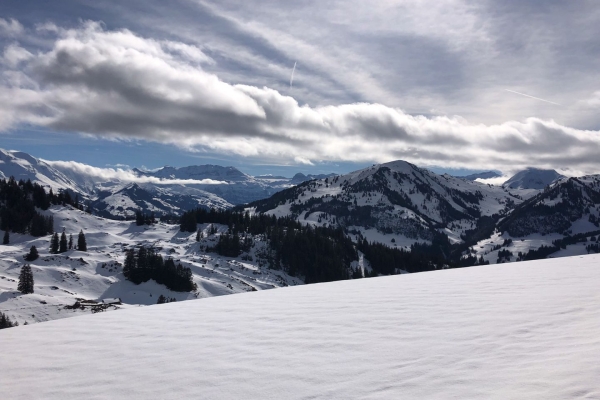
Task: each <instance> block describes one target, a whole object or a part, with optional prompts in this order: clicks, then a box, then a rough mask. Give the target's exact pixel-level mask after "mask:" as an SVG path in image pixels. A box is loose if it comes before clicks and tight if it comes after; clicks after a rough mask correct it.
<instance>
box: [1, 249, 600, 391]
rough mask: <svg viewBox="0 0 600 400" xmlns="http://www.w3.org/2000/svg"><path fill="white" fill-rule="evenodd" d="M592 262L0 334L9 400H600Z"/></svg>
mask: <svg viewBox="0 0 600 400" xmlns="http://www.w3.org/2000/svg"><path fill="white" fill-rule="evenodd" d="M599 280H600V256H598V255H590V256H582V257H572V258H562V259H552V260H542V261H532V262H521V263H513V264H504V265H498V266H482V267H474V268H465V269H457V270H446V271H436V272H426V273H419V274H408V275H399V276H391V277H381V278H371V279H362V280H355V281H341V282H333V283H326V284H315V285H306V286H297V287H289V288H283V289H278V290H271V291H265V292H253V293H245V294H239V295H235V296H224V297H215V298H208V299H202V300H198V301H187V302H183V303H170V304H164V305H155V306H152V307H143V308H136V309H129V310H120V311H117V312H112V313H103V314H98V315H93V316H82V317H78V318H70V319H64V320H58V321H51V322H47V323H43V324H36V325H31V326H20V327H17V328H11V329H5V330H3V331H0V353H1V354H2V358H0V370H1V371H2V374H0V387H1V388H2V392H3V397H4V398H11V399H30V398H40V399H81V398H85V399H115V398H127V399H148V398H161V399H181V398H203V399H241V398H246V399H314V398H325V399H351V398H361V399H400V398H402V399H423V398H436V399H536V398H537V399H572V398H586V399H600V381H599V380H598V377H599V376H600V362H598V360H600V297H599V295H598V282H599Z"/></svg>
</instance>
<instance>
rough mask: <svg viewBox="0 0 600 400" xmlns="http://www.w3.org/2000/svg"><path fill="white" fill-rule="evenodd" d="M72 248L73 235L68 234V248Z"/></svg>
mask: <svg viewBox="0 0 600 400" xmlns="http://www.w3.org/2000/svg"><path fill="white" fill-rule="evenodd" d="M72 249H73V235H71V234H69V250H72Z"/></svg>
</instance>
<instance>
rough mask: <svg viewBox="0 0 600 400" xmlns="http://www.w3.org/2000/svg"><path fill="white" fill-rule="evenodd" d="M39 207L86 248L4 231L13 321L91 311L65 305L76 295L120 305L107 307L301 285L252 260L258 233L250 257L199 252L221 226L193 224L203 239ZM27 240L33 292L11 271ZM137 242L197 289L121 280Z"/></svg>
mask: <svg viewBox="0 0 600 400" xmlns="http://www.w3.org/2000/svg"><path fill="white" fill-rule="evenodd" d="M45 213H47V214H51V215H53V216H54V223H55V230H56V231H57V232H59V233H60V232H62V230H63V228H64V229H65V231H66V232H67V235H68V234H69V233H71V234H72V235H73V240H74V242H75V244H76V243H77V234H78V233H79V230H80V229H83V231H84V233H85V236H86V241H87V245H88V249H87V251H86V252H81V251H77V250H69V251H67V252H65V253H61V254H50V253H49V245H50V244H49V240H50V236H46V237H41V238H34V237H31V236H29V235H19V234H11V245H9V246H0V311H1V312H3V313H5V314H7V315H8V317H9V318H10V319H11V320H12V321H13V322H19V324H24V323H25V322H27V323H28V324H31V323H35V322H41V321H49V320H53V319H59V318H65V317H71V316H75V315H78V314H89V313H91V312H92V308H91V307H86V308H84V309H81V308H75V309H69V308H65V307H67V306H72V305H73V304H74V303H75V302H76V301H80V302H81V301H82V300H89V301H101V300H102V299H106V298H120V299H121V300H122V302H123V304H120V305H116V306H111V307H109V308H108V309H107V311H110V310H114V309H118V308H130V307H137V306H139V305H151V304H156V302H157V299H158V297H159V296H160V295H161V294H162V295H164V296H166V297H169V298H175V299H177V301H182V300H190V299H197V298H203V297H211V296H220V295H226V294H232V293H241V292H247V291H253V290H264V289H271V288H275V287H280V286H287V285H299V284H302V283H303V281H302V280H301V279H299V278H294V277H291V276H289V275H287V274H285V273H284V272H282V271H275V270H270V269H268V268H266V266H260V265H259V260H258V257H256V252H257V251H259V250H260V249H262V248H263V247H264V246H265V245H266V244H265V243H264V241H263V242H261V241H260V240H259V238H255V243H256V245H255V248H253V249H252V250H251V252H250V255H251V256H252V261H250V260H242V259H241V258H229V257H221V256H219V255H217V254H214V253H206V252H205V251H204V250H201V247H202V249H204V248H205V247H207V246H208V247H212V246H214V245H215V244H216V243H217V241H218V235H220V234H222V233H224V232H226V231H227V227H225V226H220V225H215V226H216V227H217V231H218V232H217V234H215V235H209V234H208V227H209V224H204V225H199V228H201V229H203V231H204V238H203V239H202V241H201V242H200V243H198V242H196V240H195V236H196V234H195V233H183V232H180V231H179V226H178V225H170V224H164V223H157V224H155V225H152V226H136V224H135V222H134V221H113V220H107V219H104V218H100V217H95V216H92V215H89V214H86V213H84V212H81V211H79V210H76V209H73V208H71V207H53V208H52V209H51V210H49V211H46V212H45ZM32 245H35V246H36V248H37V249H38V252H39V254H40V257H39V258H38V259H37V260H35V261H33V262H29V264H30V265H31V268H32V271H33V276H34V281H35V286H34V288H35V292H34V293H33V294H28V295H22V294H21V293H19V292H18V291H17V283H18V277H19V272H20V269H21V267H22V266H23V264H25V261H24V259H23V256H24V255H25V254H27V253H28V252H29V248H30V247H31V246H32ZM140 245H144V246H153V247H155V248H157V249H160V250H159V252H160V254H161V255H162V256H163V258H165V259H166V258H168V257H172V258H173V259H174V260H175V261H176V262H178V263H181V264H182V265H183V266H185V267H189V268H190V269H191V270H192V274H193V279H194V282H195V283H196V284H197V286H198V289H197V290H196V291H195V292H174V291H171V290H169V289H167V288H166V286H164V285H159V284H157V283H156V282H154V281H148V282H145V283H142V284H140V285H135V284H133V283H132V282H129V281H127V280H126V279H125V277H124V276H123V273H122V264H123V262H124V259H125V253H124V251H125V250H126V249H128V248H131V247H137V246H140Z"/></svg>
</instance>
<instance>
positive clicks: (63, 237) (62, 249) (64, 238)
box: [58, 230, 68, 253]
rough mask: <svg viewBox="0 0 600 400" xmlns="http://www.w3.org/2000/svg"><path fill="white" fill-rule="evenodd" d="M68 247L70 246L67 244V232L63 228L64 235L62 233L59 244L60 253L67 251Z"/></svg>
mask: <svg viewBox="0 0 600 400" xmlns="http://www.w3.org/2000/svg"><path fill="white" fill-rule="evenodd" d="M67 247H68V245H67V234H66V233H65V231H64V230H63V233H62V235H60V245H59V249H58V252H59V253H64V252H65V251H67Z"/></svg>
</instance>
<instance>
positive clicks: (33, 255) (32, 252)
mask: <svg viewBox="0 0 600 400" xmlns="http://www.w3.org/2000/svg"><path fill="white" fill-rule="evenodd" d="M39 256H40V255H39V254H38V251H37V248H36V247H35V246H31V247H30V248H29V254H27V255H25V257H24V258H25V260H26V261H35V260H37V259H38V257H39Z"/></svg>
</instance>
